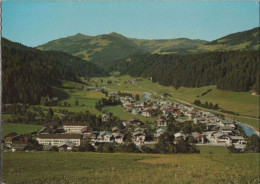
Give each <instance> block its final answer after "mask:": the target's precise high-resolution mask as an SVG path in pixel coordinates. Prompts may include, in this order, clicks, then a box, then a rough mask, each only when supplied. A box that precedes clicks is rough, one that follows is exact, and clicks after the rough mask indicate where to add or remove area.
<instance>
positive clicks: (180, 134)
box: [174, 132, 186, 139]
mask: <svg viewBox="0 0 260 184" xmlns="http://www.w3.org/2000/svg"><path fill="white" fill-rule="evenodd" d="M174 137H175V138H176V139H186V135H185V134H183V133H181V132H178V133H176V134H174Z"/></svg>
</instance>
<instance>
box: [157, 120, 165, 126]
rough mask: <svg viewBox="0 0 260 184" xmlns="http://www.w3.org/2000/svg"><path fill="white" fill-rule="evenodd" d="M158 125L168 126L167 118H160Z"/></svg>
mask: <svg viewBox="0 0 260 184" xmlns="http://www.w3.org/2000/svg"><path fill="white" fill-rule="evenodd" d="M157 125H158V126H167V121H166V120H165V119H158V120H157Z"/></svg>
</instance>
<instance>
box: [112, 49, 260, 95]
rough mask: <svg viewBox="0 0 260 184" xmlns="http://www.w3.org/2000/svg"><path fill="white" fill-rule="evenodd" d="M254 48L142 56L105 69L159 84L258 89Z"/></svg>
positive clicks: (246, 89) (257, 59) (256, 56)
mask: <svg viewBox="0 0 260 184" xmlns="http://www.w3.org/2000/svg"><path fill="white" fill-rule="evenodd" d="M258 55H259V53H258V52H257V51H229V52H210V53H202V54H196V55H185V56H181V55H142V56H133V57H130V58H127V59H124V60H117V61H114V62H113V63H111V64H110V65H109V66H108V67H107V69H108V71H120V72H121V74H129V75H131V76H135V77H152V80H153V82H159V83H160V84H162V85H166V86H170V85H171V86H174V87H175V88H179V87H181V86H183V87H201V86H207V85H217V88H218V89H223V90H231V91H249V90H251V89H254V90H257V91H259V88H258V85H256V84H259V82H257V79H256V76H259V58H258Z"/></svg>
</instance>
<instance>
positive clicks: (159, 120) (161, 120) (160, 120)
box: [157, 119, 166, 122]
mask: <svg viewBox="0 0 260 184" xmlns="http://www.w3.org/2000/svg"><path fill="white" fill-rule="evenodd" d="M164 121H166V120H165V119H158V120H157V122H164Z"/></svg>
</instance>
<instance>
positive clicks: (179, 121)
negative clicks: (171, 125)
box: [175, 118, 185, 123]
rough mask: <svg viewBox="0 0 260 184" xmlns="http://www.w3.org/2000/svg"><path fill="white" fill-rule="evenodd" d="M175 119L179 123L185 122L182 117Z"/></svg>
mask: <svg viewBox="0 0 260 184" xmlns="http://www.w3.org/2000/svg"><path fill="white" fill-rule="evenodd" d="M175 121H176V122H178V123H184V122H185V120H183V119H180V118H176V119H175Z"/></svg>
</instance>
